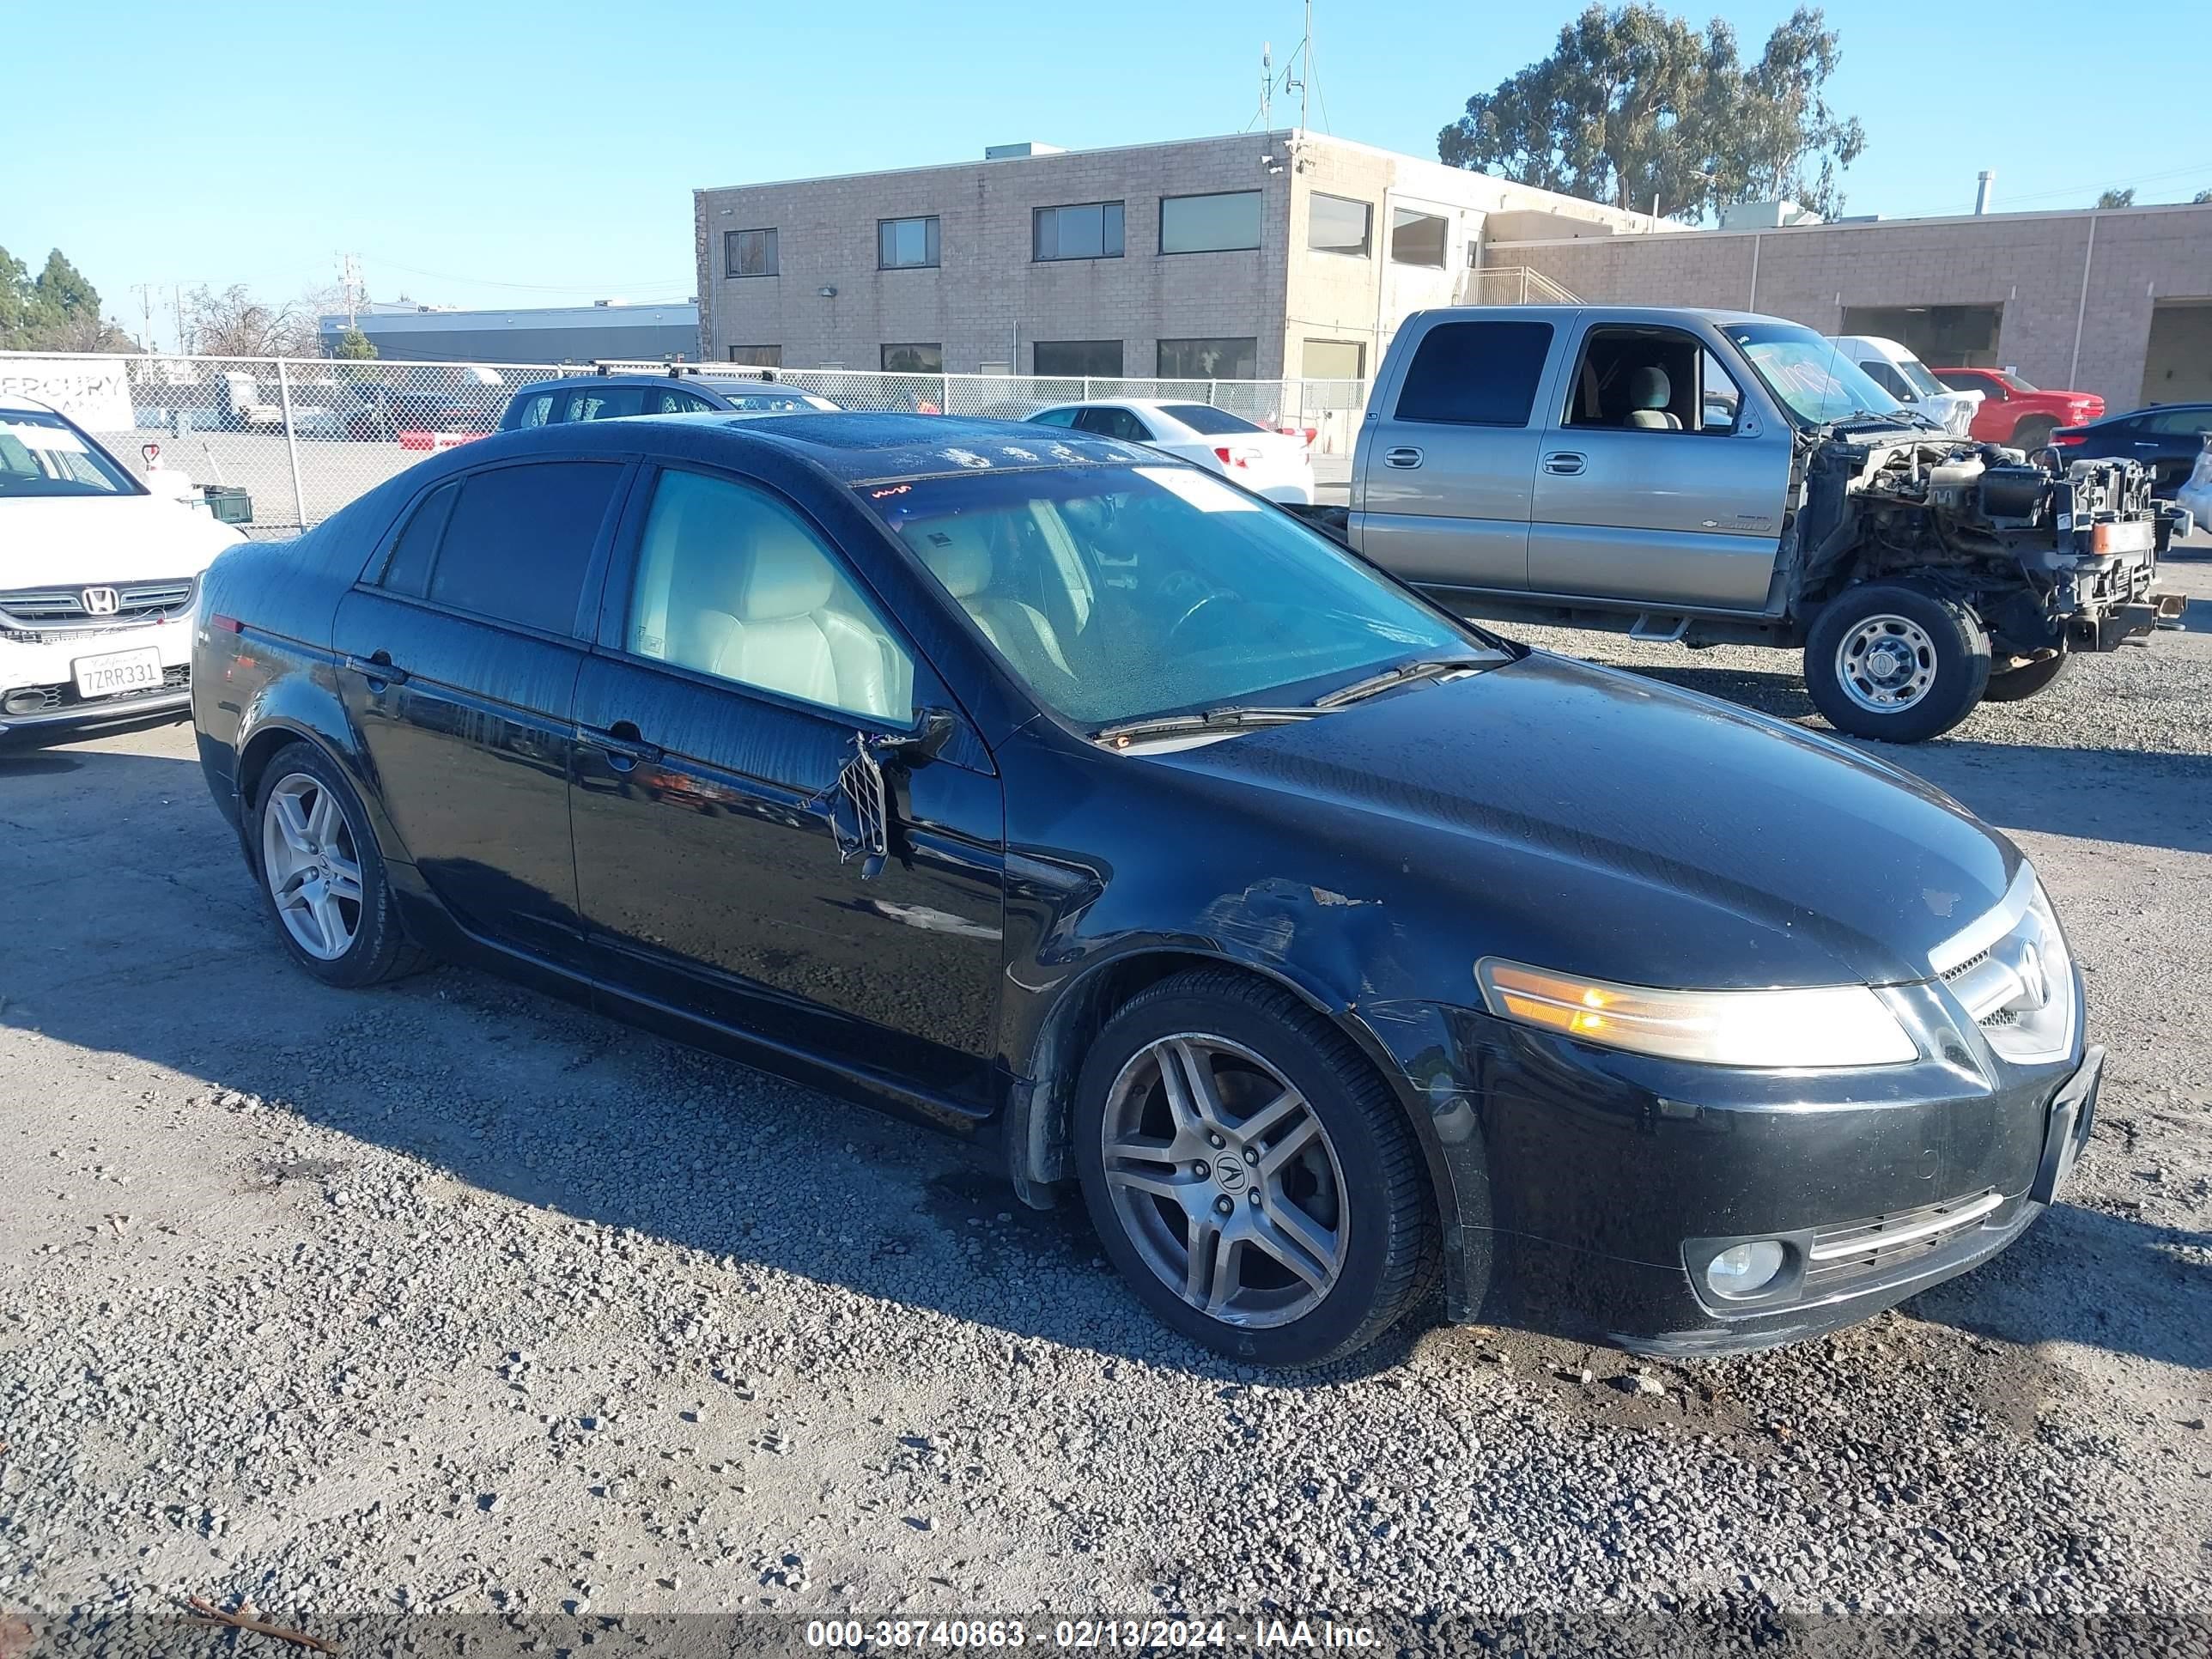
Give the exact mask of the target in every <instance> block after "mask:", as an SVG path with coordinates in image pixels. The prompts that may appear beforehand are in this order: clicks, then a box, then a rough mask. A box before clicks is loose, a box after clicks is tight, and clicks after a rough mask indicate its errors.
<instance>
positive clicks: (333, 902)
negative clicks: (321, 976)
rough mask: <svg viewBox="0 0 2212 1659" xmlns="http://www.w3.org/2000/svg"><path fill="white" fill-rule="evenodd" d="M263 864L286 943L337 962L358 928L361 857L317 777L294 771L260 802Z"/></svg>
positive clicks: (331, 797) (348, 828)
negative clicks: (289, 939)
mask: <svg viewBox="0 0 2212 1659" xmlns="http://www.w3.org/2000/svg"><path fill="white" fill-rule="evenodd" d="M261 868H262V872H263V877H264V879H265V880H266V881H267V882H268V884H269V895H270V897H271V898H272V899H274V900H275V901H276V915H277V916H278V918H279V919H280V920H282V921H283V924H284V931H285V932H287V933H289V934H291V936H292V942H293V943H294V944H295V945H298V946H299V947H300V948H301V950H302V951H306V952H307V954H308V955H309V956H311V957H314V958H315V959H316V960H317V961H319V962H336V961H337V959H338V958H339V957H343V956H344V955H345V953H346V952H347V951H349V950H351V949H352V948H353V942H354V939H355V937H356V935H357V934H358V933H360V931H361V857H360V854H359V851H358V849H357V848H356V847H355V845H354V839H353V826H352V825H350V824H349V823H347V822H346V816H345V813H344V812H343V811H342V810H341V809H340V808H339V806H338V802H337V796H336V795H335V794H333V793H331V789H330V787H328V786H327V785H325V783H324V782H323V781H322V780H321V779H319V778H316V777H312V776H310V775H308V774H307V773H305V772H294V773H292V774H290V775H289V776H287V777H285V778H283V779H282V780H281V781H278V783H277V785H276V787H275V788H273V789H271V790H270V792H269V796H268V799H267V800H266V801H265V802H264V804H263V806H262V809H261Z"/></svg>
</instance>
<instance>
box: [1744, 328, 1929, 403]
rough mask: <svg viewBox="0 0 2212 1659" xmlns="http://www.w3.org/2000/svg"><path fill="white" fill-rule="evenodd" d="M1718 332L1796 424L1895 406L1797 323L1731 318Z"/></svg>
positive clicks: (1830, 344)
mask: <svg viewBox="0 0 2212 1659" xmlns="http://www.w3.org/2000/svg"><path fill="white" fill-rule="evenodd" d="M1722 332H1723V333H1724V334H1726V335H1727V336H1728V337H1729V339H1731V340H1733V341H1734V342H1735V345H1736V349H1738V350H1740V351H1741V352H1742V353H1743V355H1744V357H1745V360H1746V361H1747V362H1749V363H1750V364H1751V367H1752V371H1753V373H1754V374H1757V375H1758V376H1759V379H1760V380H1764V381H1765V382H1766V389H1767V390H1768V391H1769V392H1772V393H1773V394H1774V395H1775V397H1776V398H1777V399H1778V400H1779V401H1780V402H1781V404H1782V405H1783V407H1784V408H1785V409H1787V410H1789V411H1790V416H1791V417H1792V418H1793V419H1795V420H1796V421H1798V422H1801V423H1804V424H1808V425H1814V426H1818V425H1821V424H1824V423H1825V422H1829V421H1840V420H1844V419H1847V418H1849V417H1850V416H1853V415H1886V414H1889V413H1891V412H1893V410H1895V408H1896V404H1897V399H1896V398H1893V397H1892V396H1890V394H1889V393H1887V392H1884V391H1883V390H1882V389H1881V387H1880V386H1876V385H1875V383H1874V382H1873V381H1872V380H1869V379H1868V378H1867V375H1866V371H1865V370H1863V369H1862V368H1860V367H1859V366H1858V365H1857V363H1855V362H1851V360H1850V358H1848V357H1846V356H1844V353H1843V349H1842V348H1841V347H1839V346H1838V345H1837V344H1836V343H1835V342H1834V341H1832V340H1824V339H1822V338H1821V337H1820V336H1819V335H1817V334H1815V333H1814V331H1812V330H1811V329H1809V328H1807V327H1805V326H1803V325H1802V324H1798V323H1731V324H1729V325H1727V326H1725V327H1724V328H1723V330H1722Z"/></svg>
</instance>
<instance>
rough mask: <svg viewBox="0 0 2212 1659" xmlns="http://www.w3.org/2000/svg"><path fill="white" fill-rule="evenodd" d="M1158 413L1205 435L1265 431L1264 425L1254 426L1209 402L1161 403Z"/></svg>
mask: <svg viewBox="0 0 2212 1659" xmlns="http://www.w3.org/2000/svg"><path fill="white" fill-rule="evenodd" d="M1160 413H1161V414H1163V415H1168V416H1173V417H1174V418H1175V419H1176V420H1178V421H1181V422H1182V423H1183V424H1184V425H1185V426H1187V427H1188V428H1190V429H1191V430H1192V431H1193V432H1202V433H1204V434H1205V435H1206V436H1207V437H1209V438H1212V437H1215V436H1218V435H1219V434H1221V433H1224V432H1265V431H1266V430H1267V428H1266V427H1264V426H1255V424H1254V423H1253V422H1250V421H1248V420H1246V419H1245V418H1244V417H1243V416H1242V415H1231V413H1230V412H1229V411H1228V410H1225V409H1216V408H1214V407H1213V406H1212V404H1161V405H1160Z"/></svg>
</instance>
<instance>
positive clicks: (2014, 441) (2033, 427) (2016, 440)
mask: <svg viewBox="0 0 2212 1659" xmlns="http://www.w3.org/2000/svg"><path fill="white" fill-rule="evenodd" d="M2055 431H2057V426H2056V425H2055V424H2054V423H2052V422H2050V421H2035V420H2028V421H2022V422H2021V423H2020V424H2019V425H2018V426H2016V427H2015V428H2013V429H2012V437H2011V438H2010V439H2009V440H2008V441H2007V443H2006V445H2005V447H2007V448H2008V449H2024V450H2026V451H2027V453H2029V454H2030V455H2033V454H2034V453H2036V451H2038V450H2039V449H2043V448H2045V447H2048V446H2049V445H2050V442H2051V434H2052V433H2053V432H2055Z"/></svg>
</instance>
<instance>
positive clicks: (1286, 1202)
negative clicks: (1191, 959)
mask: <svg viewBox="0 0 2212 1659" xmlns="http://www.w3.org/2000/svg"><path fill="white" fill-rule="evenodd" d="M1101 1138H1102V1146H1101V1150H1102V1152H1103V1153H1104V1156H1105V1172H1106V1189H1107V1192H1108V1193H1109V1194H1110V1196H1111V1197H1112V1199H1113V1203H1114V1212H1115V1215H1116V1217H1118V1218H1119V1219H1120V1221H1121V1228H1122V1231H1123V1232H1124V1233H1125V1234H1126V1235H1127V1237H1128V1240H1129V1242H1130V1243H1131V1244H1132V1245H1133V1246H1134V1247H1135V1249H1136V1251H1137V1254H1138V1255H1139V1257H1141V1258H1142V1259H1143V1261H1144V1263H1145V1265H1146V1267H1149V1268H1150V1269H1152V1273H1154V1274H1155V1275H1156V1276H1157V1277H1158V1279H1159V1280H1160V1282H1161V1283H1162V1284H1164V1285H1166V1286H1167V1287H1168V1288H1169V1289H1170V1290H1171V1291H1174V1292H1175V1293H1176V1295H1177V1296H1180V1297H1182V1299H1183V1301H1184V1302H1185V1303H1187V1304H1189V1305H1190V1306H1191V1307H1194V1308H1195V1309H1197V1310H1199V1311H1200V1312H1201V1313H1203V1314H1205V1315H1206V1316H1207V1317H1208V1318H1211V1319H1218V1320H1219V1321H1220V1322H1222V1323H1223V1324H1225V1325H1235V1326H1240V1327H1248V1328H1249V1327H1263V1326H1272V1325H1287V1324H1289V1323H1290V1322H1291V1321H1293V1320H1296V1319H1301V1318H1303V1317H1304V1316H1306V1315H1307V1314H1309V1313H1311V1312H1312V1311H1313V1310H1315V1309H1316V1307H1318V1306H1320V1305H1321V1304H1322V1301H1323V1300H1324V1299H1325V1298H1326V1297H1328V1293H1329V1292H1330V1291H1332V1290H1333V1289H1334V1288H1335V1285H1336V1281H1337V1278H1338V1275H1339V1274H1340V1273H1341V1272H1342V1271H1343V1267H1344V1252H1345V1246H1346V1241H1347V1239H1348V1237H1349V1235H1350V1221H1351V1218H1350V1216H1349V1215H1348V1214H1347V1213H1346V1202H1345V1184H1344V1170H1343V1168H1342V1166H1341V1165H1340V1164H1339V1163H1338V1162H1337V1157H1336V1148H1335V1146H1334V1145H1333V1144H1332V1143H1331V1142H1330V1140H1329V1138H1328V1130H1327V1129H1325V1128H1323V1127H1322V1121H1321V1119H1320V1117H1319V1116H1318V1115H1316V1113H1315V1111H1314V1109H1313V1108H1312V1106H1311V1105H1310V1104H1309V1103H1307V1101H1306V1098H1305V1097H1304V1095H1302V1094H1300V1093H1299V1092H1298V1091H1297V1089H1296V1088H1295V1087H1293V1086H1292V1085H1291V1081H1290V1079H1287V1078H1285V1076H1284V1075H1283V1074H1282V1073H1280V1072H1279V1071H1278V1070H1276V1069H1275V1067H1274V1066H1272V1065H1270V1064H1269V1063H1268V1062H1267V1060H1263V1059H1261V1057H1260V1056H1259V1055H1258V1054H1254V1053H1253V1052H1252V1051H1251V1050H1250V1049H1249V1048H1244V1047H1243V1046H1242V1045H1241V1044H1238V1043H1235V1042H1230V1041H1229V1040H1228V1039H1227V1038H1226V1037H1218V1036H1207V1035H1206V1034H1204V1033H1201V1032H1194V1031H1186V1032H1180V1033H1178V1034H1176V1036H1165V1037H1161V1038H1160V1039H1158V1041H1157V1042H1151V1043H1147V1044H1146V1046H1145V1047H1144V1048H1140V1049H1139V1050H1138V1051H1137V1053H1136V1054H1134V1055H1133V1056H1132V1057H1131V1059H1130V1060H1129V1062H1128V1064H1127V1065H1126V1066H1123V1067H1122V1068H1121V1075H1120V1076H1119V1077H1117V1078H1115V1079H1114V1086H1113V1088H1112V1090H1111V1091H1109V1093H1108V1095H1107V1097H1106V1112H1105V1117H1104V1121H1103V1126H1102V1131H1101Z"/></svg>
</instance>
